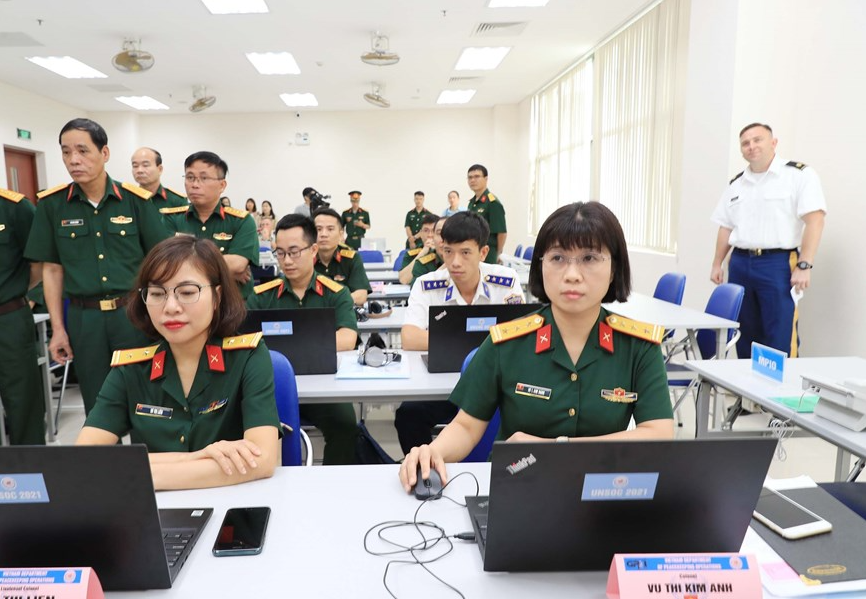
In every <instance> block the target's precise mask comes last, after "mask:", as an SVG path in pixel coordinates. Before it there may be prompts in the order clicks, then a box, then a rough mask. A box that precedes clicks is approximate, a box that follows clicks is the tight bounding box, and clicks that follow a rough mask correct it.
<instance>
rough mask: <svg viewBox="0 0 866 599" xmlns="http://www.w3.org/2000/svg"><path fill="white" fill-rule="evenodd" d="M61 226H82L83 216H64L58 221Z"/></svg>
mask: <svg viewBox="0 0 866 599" xmlns="http://www.w3.org/2000/svg"><path fill="white" fill-rule="evenodd" d="M60 226H61V227H83V226H84V219H83V218H66V219H63V220H61V221H60Z"/></svg>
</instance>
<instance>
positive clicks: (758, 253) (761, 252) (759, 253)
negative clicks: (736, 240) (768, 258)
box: [734, 248, 796, 256]
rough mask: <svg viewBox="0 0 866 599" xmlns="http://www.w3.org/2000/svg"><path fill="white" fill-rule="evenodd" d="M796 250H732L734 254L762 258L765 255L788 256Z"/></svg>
mask: <svg viewBox="0 0 866 599" xmlns="http://www.w3.org/2000/svg"><path fill="white" fill-rule="evenodd" d="M794 251H796V250H785V249H782V248H769V249H762V248H758V249H756V250H747V249H745V248H734V252H735V253H737V254H748V255H749V256H763V255H765V254H790V253H791V252H794Z"/></svg>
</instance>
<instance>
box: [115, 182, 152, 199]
mask: <svg viewBox="0 0 866 599" xmlns="http://www.w3.org/2000/svg"><path fill="white" fill-rule="evenodd" d="M120 186H121V187H123V188H124V189H125V190H126V191H129V192H131V193H134V194H135V195H137V196H138V197H140V198H141V199H142V200H149V199H150V198H151V196H152V195H153V194H152V193H151V192H149V191H147V190H146V189H145V188H144V187H139V186H138V185H133V184H132V183H127V182H126V181H124V182H123V183H122V184H121V185H120Z"/></svg>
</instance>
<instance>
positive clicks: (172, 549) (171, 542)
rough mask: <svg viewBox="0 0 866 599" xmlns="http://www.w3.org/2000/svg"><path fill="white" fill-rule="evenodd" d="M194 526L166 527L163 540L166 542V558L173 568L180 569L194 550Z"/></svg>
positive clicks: (169, 565)
mask: <svg viewBox="0 0 866 599" xmlns="http://www.w3.org/2000/svg"><path fill="white" fill-rule="evenodd" d="M195 533H196V531H195V529H194V528H165V529H163V531H162V540H163V543H164V544H165V558H166V560H167V561H168V567H169V568H170V569H171V570H179V569H180V567H181V566H182V565H183V563H184V562H185V561H186V558H187V557H188V556H189V553H190V550H192V544H191V543H192V540H193V537H195Z"/></svg>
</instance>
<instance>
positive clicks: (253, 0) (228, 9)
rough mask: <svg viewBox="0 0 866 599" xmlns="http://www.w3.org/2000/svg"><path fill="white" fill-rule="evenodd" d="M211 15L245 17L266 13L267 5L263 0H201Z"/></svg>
mask: <svg viewBox="0 0 866 599" xmlns="http://www.w3.org/2000/svg"><path fill="white" fill-rule="evenodd" d="M201 1H202V4H204V5H205V8H207V9H208V10H209V11H210V12H211V14H214V15H245V14H258V13H266V12H270V11H268V5H267V4H265V0H201Z"/></svg>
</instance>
